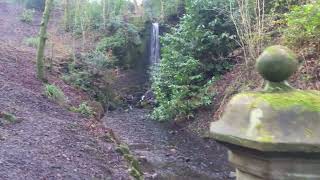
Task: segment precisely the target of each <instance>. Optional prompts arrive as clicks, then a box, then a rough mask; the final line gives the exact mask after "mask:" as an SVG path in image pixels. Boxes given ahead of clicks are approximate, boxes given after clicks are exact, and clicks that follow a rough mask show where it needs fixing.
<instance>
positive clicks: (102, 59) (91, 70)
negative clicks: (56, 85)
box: [63, 52, 114, 104]
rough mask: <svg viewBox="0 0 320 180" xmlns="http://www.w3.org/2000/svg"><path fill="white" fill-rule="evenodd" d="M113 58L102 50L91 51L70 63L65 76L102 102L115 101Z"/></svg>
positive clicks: (66, 79)
mask: <svg viewBox="0 0 320 180" xmlns="http://www.w3.org/2000/svg"><path fill="white" fill-rule="evenodd" d="M112 61H113V60H111V61H110V59H109V58H108V57H107V56H104V55H103V54H102V53H100V52H91V53H89V54H87V55H86V56H84V57H83V58H81V59H79V61H77V63H73V64H70V65H69V73H68V74H66V75H65V76H64V77H63V78H64V80H65V81H66V82H69V83H71V84H72V85H74V86H76V87H79V88H80V89H82V90H84V91H86V92H87V93H88V94H89V95H90V96H91V97H93V98H95V99H96V100H97V101H99V102H101V103H102V104H108V103H109V102H111V101H113V98H114V92H113V90H112V88H111V85H112V83H113V81H114V74H113V71H112V70H111V69H109V68H110V67H113V62H112Z"/></svg>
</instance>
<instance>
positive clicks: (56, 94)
mask: <svg viewBox="0 0 320 180" xmlns="http://www.w3.org/2000/svg"><path fill="white" fill-rule="evenodd" d="M44 94H45V95H46V96H47V97H48V98H49V99H51V100H53V101H55V102H57V103H59V104H63V103H64V102H65V96H64V93H63V92H62V90H61V89H60V88H59V87H58V86H55V85H53V84H46V85H45V87H44Z"/></svg>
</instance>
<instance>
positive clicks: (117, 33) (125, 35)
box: [96, 20, 142, 67]
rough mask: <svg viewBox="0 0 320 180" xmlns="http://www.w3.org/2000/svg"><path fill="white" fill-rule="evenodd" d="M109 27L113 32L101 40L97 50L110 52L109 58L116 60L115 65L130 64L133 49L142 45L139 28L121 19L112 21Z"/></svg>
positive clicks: (105, 52)
mask: <svg viewBox="0 0 320 180" xmlns="http://www.w3.org/2000/svg"><path fill="white" fill-rule="evenodd" d="M108 27H109V30H110V31H111V34H110V36H108V37H105V38H103V39H101V40H100V42H99V43H98V44H97V46H96V51H98V52H101V53H104V54H108V56H109V58H111V59H113V60H114V63H115V64H114V65H115V66H122V67H123V66H126V65H129V64H130V61H131V60H130V59H129V58H128V57H129V56H130V52H131V50H132V49H135V50H137V49H138V47H139V46H140V45H142V41H141V37H140V34H139V30H138V28H137V27H136V26H134V25H133V24H130V23H125V22H123V21H120V20H115V21H112V22H111V23H110V24H109V25H108Z"/></svg>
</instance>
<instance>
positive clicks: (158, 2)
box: [143, 0, 184, 20]
mask: <svg viewBox="0 0 320 180" xmlns="http://www.w3.org/2000/svg"><path fill="white" fill-rule="evenodd" d="M183 3H184V1H183V0H144V1H143V7H144V11H145V16H146V18H147V19H149V20H154V19H157V20H160V19H161V18H168V17H170V16H174V15H177V14H180V12H179V11H180V8H181V7H182V6H183Z"/></svg>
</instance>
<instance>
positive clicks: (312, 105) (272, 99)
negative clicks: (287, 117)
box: [238, 90, 320, 112]
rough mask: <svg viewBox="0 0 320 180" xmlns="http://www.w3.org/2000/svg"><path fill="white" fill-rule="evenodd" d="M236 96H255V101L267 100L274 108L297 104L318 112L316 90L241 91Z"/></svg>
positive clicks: (284, 107)
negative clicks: (241, 92)
mask: <svg viewBox="0 0 320 180" xmlns="http://www.w3.org/2000/svg"><path fill="white" fill-rule="evenodd" d="M238 96H252V97H255V98H256V100H257V102H256V103H259V101H263V102H267V103H268V104H270V106H271V107H273V108H275V109H287V108H291V107H295V106H299V107H303V108H304V109H305V110H308V111H312V112H320V93H319V92H317V91H301V90H293V91H287V92H273V93H267V92H258V93H243V94H239V95H238Z"/></svg>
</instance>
